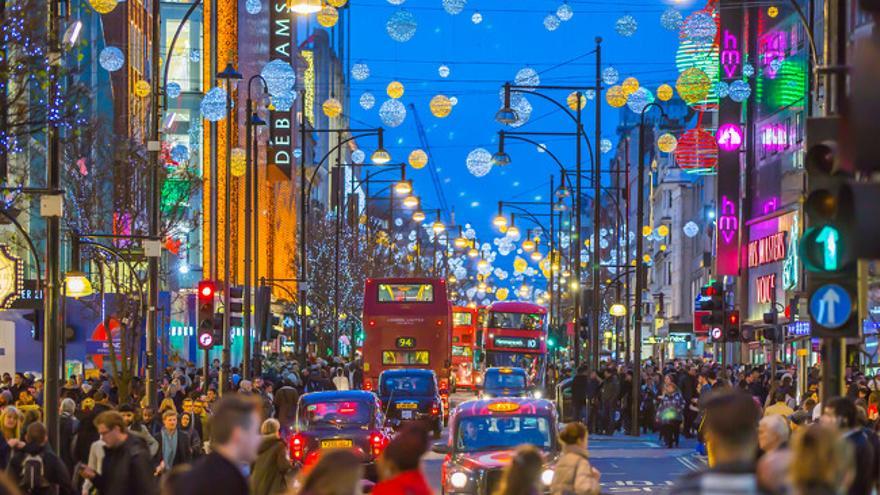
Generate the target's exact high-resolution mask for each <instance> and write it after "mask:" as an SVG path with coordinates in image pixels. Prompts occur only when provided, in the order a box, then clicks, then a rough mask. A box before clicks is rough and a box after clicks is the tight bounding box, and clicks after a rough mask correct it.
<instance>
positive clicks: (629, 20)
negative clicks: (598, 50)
mask: <svg viewBox="0 0 880 495" xmlns="http://www.w3.org/2000/svg"><path fill="white" fill-rule="evenodd" d="M638 28H639V23H638V22H636V18H635V17H633V16H631V15H629V14H627V15H625V16H623V17H621V18H619V19H617V22H615V23H614V30H615V31H617V34H619V35H621V36H623V37H624V38H629V37H630V36H632V35H634V34H636V30H637V29H638Z"/></svg>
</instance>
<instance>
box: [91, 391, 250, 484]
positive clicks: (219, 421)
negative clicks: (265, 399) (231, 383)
mask: <svg viewBox="0 0 880 495" xmlns="http://www.w3.org/2000/svg"><path fill="white" fill-rule="evenodd" d="M259 427H260V415H259V411H258V410H257V404H256V403H255V402H254V401H253V400H251V399H248V398H246V397H241V396H239V395H236V394H227V395H224V396H223V398H222V399H220V400H219V401H217V403H216V404H215V405H214V409H213V417H212V418H211V453H210V454H208V455H206V456H202V457H200V458H199V459H198V460H197V461H196V462H194V463H193V465H192V469H190V470H189V471H187V472H185V473H183V474H181V475H180V476H179V477H177V478H176V479H175V480H174V481H173V482H172V483H171V486H170V487H169V488H170V493H172V494H174V495H219V494H223V495H248V493H249V491H248V481H247V478H246V477H245V475H244V472H245V469H247V466H249V465H250V464H251V463H252V462H254V461H255V460H256V459H257V454H258V451H259V447H260V442H261V438H260V431H259ZM102 495H103V494H102Z"/></svg>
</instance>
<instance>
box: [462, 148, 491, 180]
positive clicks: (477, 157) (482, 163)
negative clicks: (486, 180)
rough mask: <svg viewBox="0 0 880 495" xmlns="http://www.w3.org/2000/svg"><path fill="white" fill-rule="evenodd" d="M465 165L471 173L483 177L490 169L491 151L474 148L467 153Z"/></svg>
mask: <svg viewBox="0 0 880 495" xmlns="http://www.w3.org/2000/svg"><path fill="white" fill-rule="evenodd" d="M465 165H466V166H467V169H468V172H470V173H471V175H473V176H474V177H483V176H484V175H486V174H488V173H489V172H490V171H491V170H492V153H489V152H488V151H486V150H485V149H484V148H475V149H474V150H473V151H471V152H470V153H468V156H467V160H466V161H465Z"/></svg>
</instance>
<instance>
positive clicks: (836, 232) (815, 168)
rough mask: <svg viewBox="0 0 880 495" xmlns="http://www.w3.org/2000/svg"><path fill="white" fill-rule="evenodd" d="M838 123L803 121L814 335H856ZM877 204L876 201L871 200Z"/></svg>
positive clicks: (805, 241) (804, 248) (805, 244)
mask: <svg viewBox="0 0 880 495" xmlns="http://www.w3.org/2000/svg"><path fill="white" fill-rule="evenodd" d="M838 127H839V119H838V118H836V117H822V118H811V119H809V120H808V122H807V151H806V155H805V167H806V169H807V183H808V194H807V198H806V201H805V202H804V212H805V213H806V216H807V228H806V230H804V235H803V237H802V238H801V242H800V250H801V253H800V255H801V259H803V262H804V267H805V268H806V270H807V297H808V307H809V313H810V328H811V333H812V336H813V337H838V338H843V337H858V335H859V325H858V318H856V317H855V314H856V313H857V308H856V306H857V302H856V301H857V300H858V299H857V294H858V290H857V287H856V281H857V278H858V277H857V270H856V262H855V261H856V255H855V246H854V242H853V241H854V237H855V236H854V235H853V229H852V224H853V219H854V217H855V212H854V211H853V197H852V194H851V192H852V189H850V188H849V186H848V184H847V182H848V179H847V177H846V176H845V175H844V174H842V173H841V170H840V154H839V153H838V150H837V143H836V139H837V134H838ZM874 201H876V199H875V200H874Z"/></svg>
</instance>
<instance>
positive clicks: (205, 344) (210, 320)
mask: <svg viewBox="0 0 880 495" xmlns="http://www.w3.org/2000/svg"><path fill="white" fill-rule="evenodd" d="M216 292H217V286H216V284H215V283H214V282H213V281H211V280H201V281H199V285H198V293H197V294H196V299H197V304H198V308H197V311H196V314H197V321H198V326H197V331H198V343H199V347H201V348H202V349H210V348H212V347H214V345H215V344H216V342H217V340H216V338H215V334H214V296H215V294H216Z"/></svg>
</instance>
